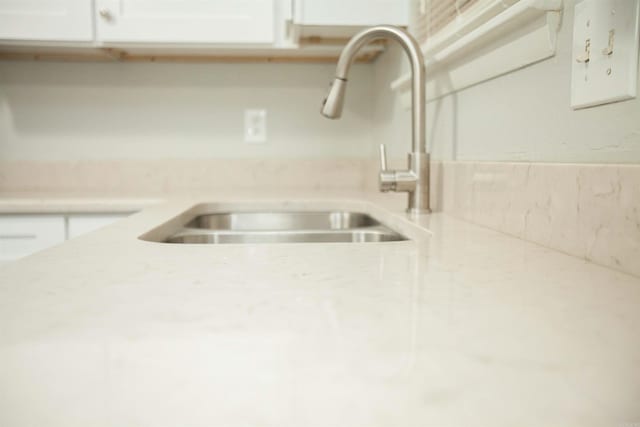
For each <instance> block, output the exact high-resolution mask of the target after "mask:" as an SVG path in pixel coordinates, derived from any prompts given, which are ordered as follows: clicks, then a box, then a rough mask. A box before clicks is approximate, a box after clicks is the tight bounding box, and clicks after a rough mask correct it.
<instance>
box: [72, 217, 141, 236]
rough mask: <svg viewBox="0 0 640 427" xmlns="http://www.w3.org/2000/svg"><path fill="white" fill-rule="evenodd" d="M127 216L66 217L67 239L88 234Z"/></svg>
mask: <svg viewBox="0 0 640 427" xmlns="http://www.w3.org/2000/svg"><path fill="white" fill-rule="evenodd" d="M126 216H129V214H125V213H114V214H74V215H69V216H68V217H67V220H68V225H69V228H68V230H67V237H68V238H69V239H73V238H74V237H78V236H80V235H82V234H85V233H89V232H91V231H94V230H97V229H99V228H102V227H106V226H107V225H109V224H112V223H114V222H116V221H117V220H119V219H121V218H124V217H126Z"/></svg>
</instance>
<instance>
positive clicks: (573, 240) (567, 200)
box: [435, 162, 640, 276]
mask: <svg viewBox="0 0 640 427" xmlns="http://www.w3.org/2000/svg"><path fill="white" fill-rule="evenodd" d="M439 167H440V168H442V171H441V172H440V179H439V182H438V183H437V184H436V186H437V187H439V188H437V189H436V192H438V193H439V194H440V197H441V205H440V206H439V209H440V210H442V211H444V212H446V213H449V214H451V215H453V216H456V217H459V218H462V219H465V220H467V221H470V222H473V223H476V224H480V225H484V226H486V227H490V228H493V229H495V230H498V231H501V232H504V233H508V234H511V235H514V236H517V237H520V238H522V239H525V240H529V241H533V242H536V243H539V244H541V245H544V246H547V247H549V248H552V249H556V250H559V251H562V252H565V253H568V254H571V255H574V256H578V257H580V258H584V259H587V260H589V261H593V262H595V263H598V264H602V265H605V266H608V267H611V268H614V269H617V270H620V271H624V272H627V273H631V274H634V275H638V276H640V166H635V165H578V164H545V163H481V162H445V163H443V164H441V165H439ZM435 169H437V168H435Z"/></svg>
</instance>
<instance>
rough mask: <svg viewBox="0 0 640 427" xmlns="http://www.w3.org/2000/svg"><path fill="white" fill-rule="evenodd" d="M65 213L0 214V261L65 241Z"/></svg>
mask: <svg viewBox="0 0 640 427" xmlns="http://www.w3.org/2000/svg"><path fill="white" fill-rule="evenodd" d="M65 238H66V227H65V218H64V216H63V215H2V216H0V261H10V260H13V259H17V258H21V257H23V256H27V255H29V254H32V253H34V252H37V251H40V250H42V249H45V248H48V247H50V246H54V245H57V244H60V243H62V242H64V241H65Z"/></svg>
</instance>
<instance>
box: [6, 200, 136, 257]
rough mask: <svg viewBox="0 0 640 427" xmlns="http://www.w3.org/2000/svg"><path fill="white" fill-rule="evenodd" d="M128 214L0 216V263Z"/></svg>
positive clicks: (99, 226) (28, 253) (56, 243)
mask: <svg viewBox="0 0 640 427" xmlns="http://www.w3.org/2000/svg"><path fill="white" fill-rule="evenodd" d="M128 215H130V214H129V213H100V214H69V215H64V214H60V215H45V214H43V215H32V214H15V215H13V214H12V215H0V264H1V263H3V262H7V261H11V260H15V259H18V258H22V257H24V256H27V255H31V254H32V253H35V252H38V251H41V250H43V249H46V248H49V247H51V246H55V245H58V244H60V243H62V242H64V241H65V240H68V239H73V238H74V237H77V236H80V235H82V234H85V233H88V232H90V231H94V230H97V229H99V228H102V227H105V226H107V225H109V224H111V223H113V222H115V221H117V220H119V219H121V218H124V217H126V216H128Z"/></svg>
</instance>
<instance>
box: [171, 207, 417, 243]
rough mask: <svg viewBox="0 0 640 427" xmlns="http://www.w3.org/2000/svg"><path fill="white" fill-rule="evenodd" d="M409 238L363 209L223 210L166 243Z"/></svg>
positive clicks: (184, 228)
mask: <svg viewBox="0 0 640 427" xmlns="http://www.w3.org/2000/svg"><path fill="white" fill-rule="evenodd" d="M402 240H408V239H407V238H406V237H405V236H403V235H401V234H399V233H397V232H395V231H393V230H391V229H390V228H389V227H387V226H385V225H384V224H382V223H380V222H379V221H377V220H376V219H374V218H373V217H371V216H369V215H367V214H365V213H360V212H348V211H326V212H295V211H294V212H224V213H209V214H204V215H199V216H196V217H195V218H193V219H191V220H188V222H187V223H186V224H184V225H183V226H182V227H180V228H179V229H178V230H177V231H175V232H174V233H172V234H171V235H170V236H169V237H167V238H166V239H165V240H164V242H166V243H189V244H222V243H340V242H344V243H366V242H396V241H402Z"/></svg>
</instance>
